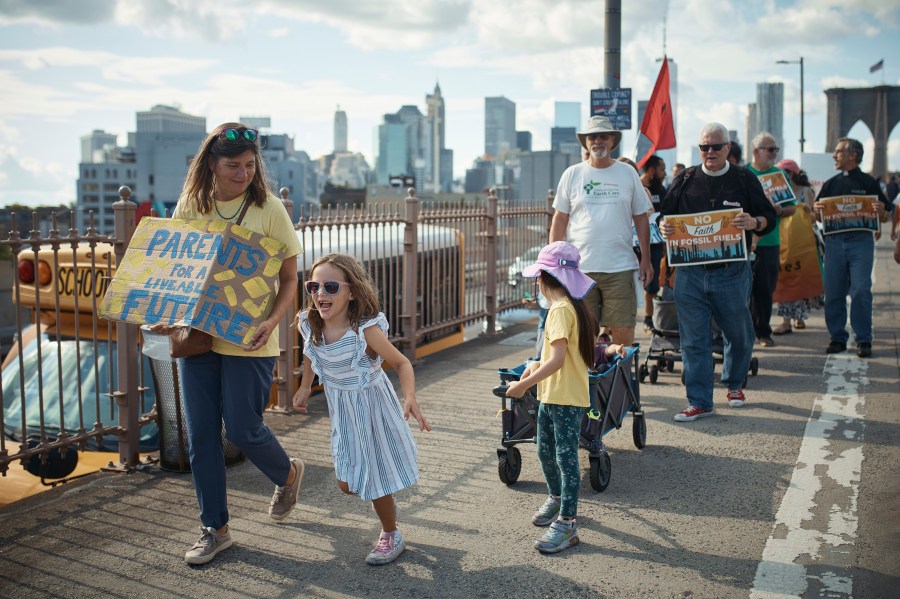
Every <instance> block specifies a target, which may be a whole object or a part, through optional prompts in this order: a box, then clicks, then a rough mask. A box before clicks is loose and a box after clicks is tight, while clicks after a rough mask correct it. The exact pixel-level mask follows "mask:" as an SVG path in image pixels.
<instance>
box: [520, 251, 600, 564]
mask: <svg viewBox="0 0 900 599" xmlns="http://www.w3.org/2000/svg"><path fill="white" fill-rule="evenodd" d="M580 260H581V256H579V254H578V250H577V249H576V248H575V246H574V245H572V244H571V243H568V242H566V241H555V242H553V243H551V244H550V245H548V246H546V247H544V248H543V249H542V250H541V253H540V254H539V255H538V259H537V262H536V263H535V264H532V265H531V266H527V267H525V269H523V271H522V274H523V275H524V276H526V277H537V280H538V285H539V286H540V290H541V293H543V294H544V296H545V297H546V298H547V299H548V300H550V302H551V304H550V311H549V313H548V314H547V321H546V323H545V325H544V344H543V349H542V350H541V361H540V362H532V363H530V364H529V365H528V366H527V367H526V368H525V371H524V372H523V373H522V378H521V379H519V380H518V381H516V382H514V383H512V384H511V385H510V386H509V390H508V391H507V393H506V394H507V395H508V396H509V397H522V395H523V394H524V393H525V391H526V390H527V389H529V388H530V387H531V386H532V385H535V384H537V385H538V399H539V400H540V402H541V403H540V407H539V408H538V416H537V453H538V458H539V459H540V462H541V469H542V470H543V472H544V478H545V479H546V481H547V490H548V491H549V493H550V496H549V497H548V498H547V500H546V501H545V502H544V504H543V505H542V506H541V507H540V508H538V510H537V511H536V512H535V513H534V515H533V516H532V517H531V522H532V523H533V524H534V525H535V526H547V525H549V526H550V528H549V529H548V530H547V532H546V533H544V535H543V536H542V537H541V538H540V539H538V540H537V541H536V542H535V544H534V546H535V548H536V549H537V550H538V551H540V552H541V553H558V552H560V551H562V550H563V549H566V548H567V547H572V546H573V545H577V544H578V530H577V529H576V527H575V515H576V511H577V509H578V490H579V488H580V487H581V468H580V467H579V465H578V435H579V431H580V427H581V420H582V418H583V417H584V412H585V410H586V409H587V408H589V407H590V394H589V391H588V365H589V364H591V362H592V361H593V357H594V337H593V335H594V332H595V331H596V330H597V325H596V323H595V322H594V318H593V316H591V313H590V311H589V310H588V309H587V308H586V307H585V305H584V303H583V302H582V301H581V300H582V299H583V298H584V296H585V295H587V293H588V291H590V290H591V287H593V286H594V281H593V280H592V279H591V278H590V277H588V276H587V275H585V274H584V273H583V272H581V271H580V270H578V263H579V262H580Z"/></svg>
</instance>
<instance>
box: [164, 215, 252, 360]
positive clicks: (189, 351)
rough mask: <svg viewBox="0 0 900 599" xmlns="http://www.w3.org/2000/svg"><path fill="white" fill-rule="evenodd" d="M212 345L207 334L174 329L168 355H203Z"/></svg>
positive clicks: (175, 356) (185, 327)
mask: <svg viewBox="0 0 900 599" xmlns="http://www.w3.org/2000/svg"><path fill="white" fill-rule="evenodd" d="M249 207H250V204H249V203H248V202H247V201H246V200H245V201H244V205H243V207H242V208H241V213H240V215H239V216H238V217H237V220H236V221H234V222H235V224H237V225H239V224H241V221H242V220H244V215H245V214H247V209H248V208H249ZM212 344H213V338H212V335H210V334H209V333H205V332H203V331H201V330H199V329H192V328H191V327H188V326H181V327H175V330H173V331H172V334H171V335H169V355H171V356H172V357H173V358H187V357H188V356H196V355H199V354H205V353H206V352H208V351H210V350H211V349H212Z"/></svg>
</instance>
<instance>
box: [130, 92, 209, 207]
mask: <svg viewBox="0 0 900 599" xmlns="http://www.w3.org/2000/svg"><path fill="white" fill-rule="evenodd" d="M205 137H206V117H202V116H194V115H192V114H186V113H184V112H181V111H180V110H178V109H177V108H173V107H172V106H163V105H156V106H154V107H153V108H151V109H150V110H148V111H145V112H138V113H137V131H136V132H135V139H136V143H135V152H136V158H137V175H138V181H137V185H138V188H137V189H136V190H135V194H136V198H140V199H141V200H147V199H149V198H150V197H151V196H153V198H154V199H156V200H159V201H162V202H165V203H166V204H172V203H174V202H176V201H177V200H178V196H179V194H180V193H181V188H182V187H183V186H184V178H185V176H186V175H187V171H188V166H189V165H190V163H191V160H192V159H193V158H194V156H195V155H196V154H197V151H198V150H199V149H200V144H201V143H203V140H204V138H205Z"/></svg>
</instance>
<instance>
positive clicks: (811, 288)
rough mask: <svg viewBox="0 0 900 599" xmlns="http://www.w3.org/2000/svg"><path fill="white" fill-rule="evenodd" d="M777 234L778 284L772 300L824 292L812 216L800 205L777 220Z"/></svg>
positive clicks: (791, 300)
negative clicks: (778, 249)
mask: <svg viewBox="0 0 900 599" xmlns="http://www.w3.org/2000/svg"><path fill="white" fill-rule="evenodd" d="M779 228H780V233H779V235H780V236H781V253H780V268H779V270H778V284H777V285H776V286H775V293H774V296H773V298H772V299H773V300H774V301H776V302H779V303H786V302H794V301H797V300H803V299H809V298H813V297H817V296H819V295H822V294H823V293H825V288H824V286H823V283H822V271H821V269H820V266H819V252H818V249H817V247H816V235H815V233H814V232H813V222H812V216H811V215H810V214H809V213H808V212H807V209H806V206H800V207H799V208H798V209H797V212H795V213H794V214H793V215H791V216H786V217H784V218H782V219H781V222H780V223H779Z"/></svg>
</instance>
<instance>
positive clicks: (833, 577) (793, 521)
mask: <svg viewBox="0 0 900 599" xmlns="http://www.w3.org/2000/svg"><path fill="white" fill-rule="evenodd" d="M867 370H868V362H867V361H866V360H860V359H859V358H857V357H856V356H851V355H849V354H840V355H837V354H835V355H831V356H828V359H827V360H826V361H825V369H824V380H825V394H824V395H823V396H822V397H821V398H817V399H816V401H815V403H814V404H813V409H812V414H811V415H810V418H809V420H808V421H807V423H806V431H805V433H804V435H803V441H802V443H801V444H800V453H799V455H798V456H797V465H796V466H795V468H794V473H793V475H792V476H791V484H790V486H789V487H788V490H787V492H786V493H785V494H784V499H782V501H781V505H780V506H779V508H778V513H777V514H776V516H775V525H774V527H773V529H772V534H771V536H770V537H769V540H768V541H767V542H766V547H765V549H763V554H762V561H761V562H760V563H759V566H758V567H757V569H756V578H755V579H754V581H753V588H752V589H751V592H750V597H751V598H752V599H763V598H766V599H768V598H774V597H799V596H801V595H803V594H804V593H806V592H807V590H811V591H813V594H814V595H815V596H827V597H852V596H853V579H852V578H851V577H849V576H848V575H847V572H848V571H849V569H850V566H851V565H852V561H853V559H854V553H855V547H854V546H855V543H856V529H857V523H858V515H857V509H858V499H859V479H860V475H861V472H862V461H863V446H862V443H863V427H864V418H863V417H864V408H865V396H864V395H863V393H862V392H863V390H864V389H865V387H866V386H867V385H868V379H867V378H866V373H867ZM811 569H812V570H813V571H812V572H811V571H810V570H811Z"/></svg>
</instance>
